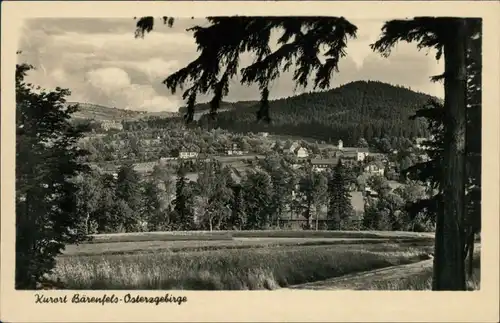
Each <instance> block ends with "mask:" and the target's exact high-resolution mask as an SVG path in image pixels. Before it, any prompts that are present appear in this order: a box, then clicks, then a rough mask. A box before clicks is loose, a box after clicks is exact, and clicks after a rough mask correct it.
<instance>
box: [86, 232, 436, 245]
mask: <svg viewBox="0 0 500 323" xmlns="http://www.w3.org/2000/svg"><path fill="white" fill-rule="evenodd" d="M433 237H434V233H420V232H399V231H328V230H318V231H305V230H248V231H163V232H138V233H111V234H96V235H92V241H91V242H90V243H104V242H105V243H110V242H137V241H173V240H232V239H233V238H343V239H345V238H351V239H366V238H375V239H382V238H386V239H408V238H418V239H433Z"/></svg>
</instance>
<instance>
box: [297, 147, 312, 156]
mask: <svg viewBox="0 0 500 323" xmlns="http://www.w3.org/2000/svg"><path fill="white" fill-rule="evenodd" d="M294 153H295V156H297V158H307V157H309V152H308V151H307V149H305V148H304V147H299V148H297V149H296V150H295V152H294Z"/></svg>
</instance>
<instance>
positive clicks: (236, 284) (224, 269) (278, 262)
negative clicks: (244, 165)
mask: <svg viewBox="0 0 500 323" xmlns="http://www.w3.org/2000/svg"><path fill="white" fill-rule="evenodd" d="M430 250H432V246H431V245H427V246H416V247H413V246H407V245H403V244H394V243H391V244H374V245H368V244H364V245H338V246H328V245H326V246H281V247H273V248H249V249H241V250H210V251H193V252H156V253H146V254H140V253H135V254H129V255H100V256H73V257H62V258H60V259H58V264H57V266H56V269H55V273H54V276H55V277H56V278H59V279H60V280H61V281H62V282H63V283H64V284H65V286H66V288H69V289H186V290H257V289H277V288H280V287H286V286H289V285H294V284H301V283H306V282H312V281H317V280H322V279H327V278H330V277H336V276H342V275H345V274H349V273H353V272H361V271H367V270H372V269H376V268H383V267H388V266H394V265H399V264H406V263H412V262H416V261H419V260H422V259H425V258H426V255H427V254H428V253H429V252H430Z"/></svg>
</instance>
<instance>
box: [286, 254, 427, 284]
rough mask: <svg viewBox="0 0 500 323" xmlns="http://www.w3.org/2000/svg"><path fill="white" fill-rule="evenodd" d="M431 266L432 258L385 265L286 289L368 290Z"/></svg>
mask: <svg viewBox="0 0 500 323" xmlns="http://www.w3.org/2000/svg"><path fill="white" fill-rule="evenodd" d="M431 267H432V259H428V260H424V261H419V262H417V263H413V264H408V265H401V266H393V267H387V268H382V269H377V270H371V271H365V272H361V273H356V274H349V275H345V276H342V277H335V278H331V279H327V280H322V281H317V282H312V283H306V284H300V285H295V286H290V287H289V288H288V289H311V290H368V289H371V288H370V287H371V286H373V284H374V283H377V282H387V281H391V280H397V279H401V278H405V277H409V276H412V275H415V274H418V273H421V272H423V271H425V270H426V269H428V268H431Z"/></svg>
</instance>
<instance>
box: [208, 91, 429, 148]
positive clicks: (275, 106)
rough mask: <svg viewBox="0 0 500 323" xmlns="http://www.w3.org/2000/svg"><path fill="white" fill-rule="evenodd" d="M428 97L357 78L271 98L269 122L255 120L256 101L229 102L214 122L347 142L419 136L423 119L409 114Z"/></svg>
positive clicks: (236, 128) (226, 126) (233, 128)
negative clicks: (318, 89) (229, 106)
mask: <svg viewBox="0 0 500 323" xmlns="http://www.w3.org/2000/svg"><path fill="white" fill-rule="evenodd" d="M430 98H431V96H429V95H427V94H423V93H417V92H415V91H412V90H410V89H407V88H403V87H400V86H393V85H390V84H387V83H382V82H378V81H356V82H352V83H348V84H346V85H343V86H341V87H338V88H335V89H332V90H329V91H324V92H314V93H305V94H301V95H298V96H294V97H288V98H283V99H279V100H274V101H271V102H270V107H271V108H270V111H271V118H272V123H271V124H265V123H256V122H255V112H256V111H257V109H258V105H259V104H258V102H252V103H251V104H250V103H249V102H245V103H244V104H241V105H239V104H238V103H233V104H232V106H233V107H234V108H233V109H231V110H229V111H223V112H220V113H219V114H218V117H217V120H216V121H215V125H214V126H219V127H221V128H223V129H227V130H231V131H235V132H248V131H251V132H259V131H266V132H269V133H272V134H282V135H293V136H301V137H313V138H315V139H318V140H324V141H329V142H335V141H337V140H338V139H342V140H343V141H344V144H346V145H355V144H356V143H357V141H358V140H359V138H361V137H363V138H365V139H366V140H368V142H371V141H373V140H374V139H375V138H381V137H384V136H387V137H406V138H413V137H421V136H425V135H426V134H427V129H426V124H425V123H424V122H423V120H416V121H410V120H408V118H409V116H411V115H412V114H414V112H415V111H416V110H417V109H418V108H420V107H421V106H422V105H423V104H424V103H425V102H426V101H427V100H428V99H430ZM236 110H238V111H236ZM203 119H204V118H202V120H203Z"/></svg>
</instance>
